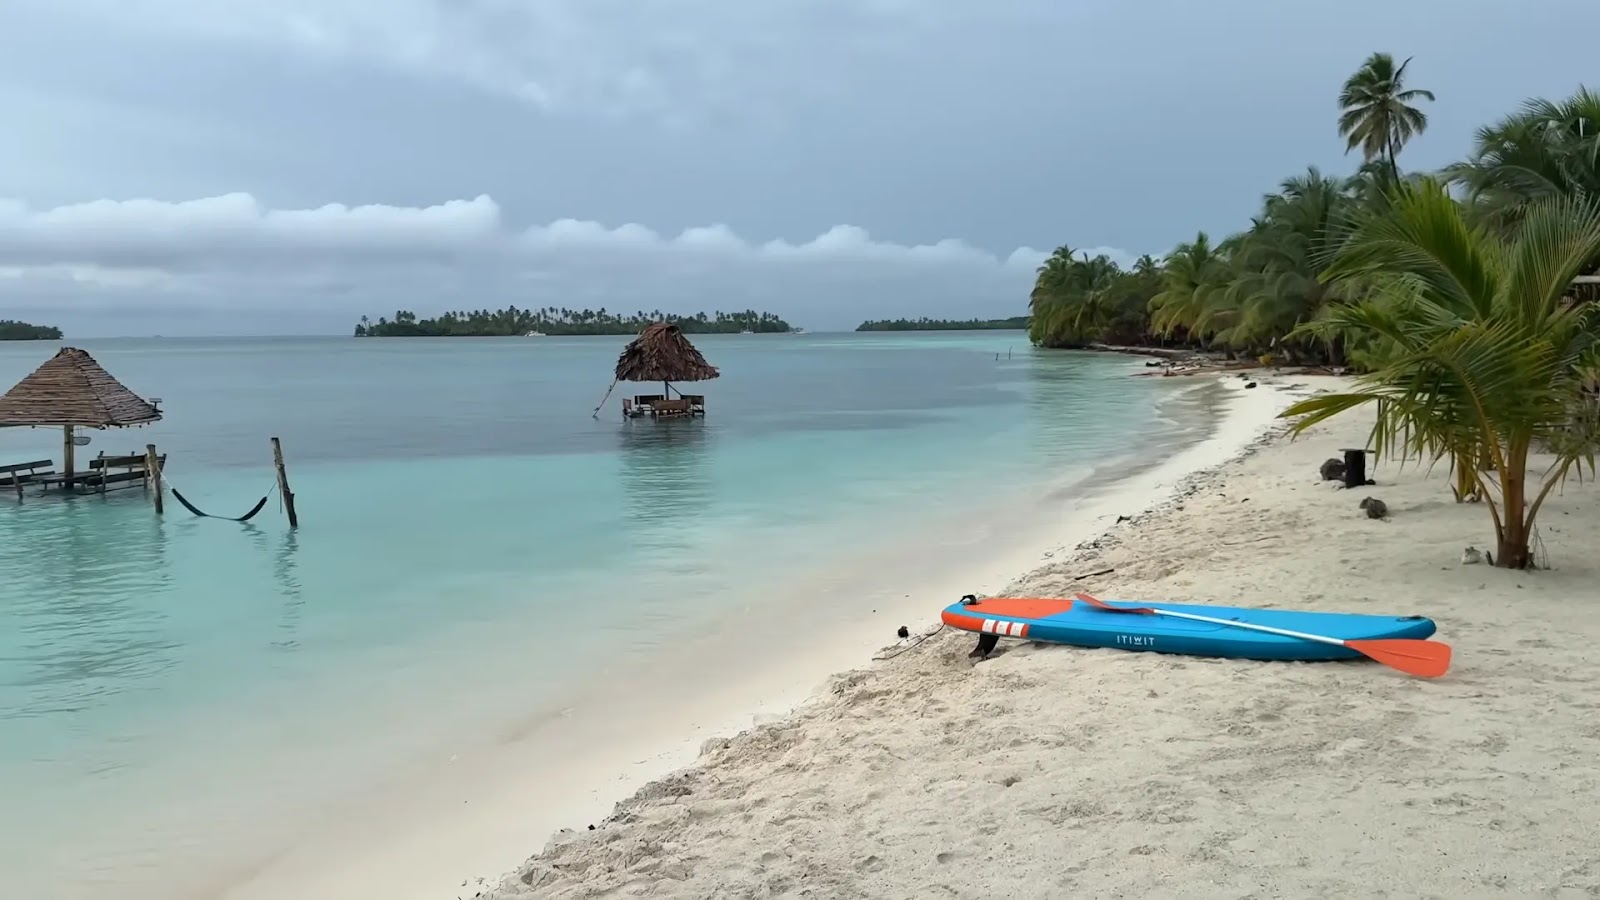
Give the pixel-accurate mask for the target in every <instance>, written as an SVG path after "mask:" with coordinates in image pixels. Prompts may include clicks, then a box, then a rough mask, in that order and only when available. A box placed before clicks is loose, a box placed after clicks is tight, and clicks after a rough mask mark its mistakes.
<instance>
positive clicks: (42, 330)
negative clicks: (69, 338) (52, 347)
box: [0, 319, 61, 341]
mask: <svg viewBox="0 0 1600 900" xmlns="http://www.w3.org/2000/svg"><path fill="white" fill-rule="evenodd" d="M59 340H61V329H59V328H56V327H55V326H53V325H30V324H28V323H27V322H18V321H16V320H15V319H0V341H59Z"/></svg>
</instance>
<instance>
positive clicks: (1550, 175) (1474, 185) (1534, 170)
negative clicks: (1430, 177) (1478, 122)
mask: <svg viewBox="0 0 1600 900" xmlns="http://www.w3.org/2000/svg"><path fill="white" fill-rule="evenodd" d="M1445 173H1446V175H1447V176H1448V177H1449V178H1450V180H1451V181H1453V182H1455V183H1457V184H1460V185H1462V186H1464V187H1465V188H1466V189H1467V198H1468V200H1469V201H1470V202H1472V204H1473V205H1474V209H1475V211H1476V212H1478V213H1479V214H1480V215H1482V216H1483V218H1484V219H1485V220H1486V221H1488V222H1490V223H1491V224H1494V225H1496V226H1504V225H1510V224H1515V223H1516V221H1517V220H1518V219H1519V218H1520V216H1521V211H1522V209H1523V208H1524V207H1526V206H1527V205H1528V204H1529V203H1531V202H1532V201H1534V200H1537V199H1539V198H1540V197H1549V196H1587V197H1600V93H1596V92H1595V91H1591V90H1589V89H1588V88H1579V89H1578V91H1577V92H1576V93H1574V94H1573V95H1572V96H1571V97H1568V98H1567V99H1565V100H1561V101H1552V100H1544V99H1538V98H1535V99H1532V100H1528V101H1527V102H1525V103H1524V104H1523V105H1522V108H1521V109H1520V110H1518V111H1517V112H1515V113H1513V114H1511V115H1510V116H1507V117H1506V118H1504V119H1502V120H1500V121H1499V122H1497V123H1495V124H1494V125H1489V126H1486V127H1484V128H1481V129H1479V130H1478V134H1477V138H1476V141H1475V146H1474V148H1473V154H1472V157H1471V158H1470V159H1468V160H1467V161H1465V162H1460V163H1455V164H1454V165H1451V166H1447V167H1446V168H1445Z"/></svg>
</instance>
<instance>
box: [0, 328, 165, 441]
mask: <svg viewBox="0 0 1600 900" xmlns="http://www.w3.org/2000/svg"><path fill="white" fill-rule="evenodd" d="M160 418H161V411H160V410H158V409H156V408H155V407H154V406H151V405H150V404H149V403H146V402H145V401H144V400H142V399H140V398H139V396H138V395H137V394H135V393H134V392H133V391H130V390H128V389H127V388H125V387H123V386H122V383H121V382H119V381H117V380H116V379H115V378H112V377H111V374H110V373H109V372H107V371H106V370H105V369H102V368H100V364H99V363H97V362H95V361H94V357H92V356H90V355H89V354H87V353H85V352H83V351H82V350H78V349H76V348H74V347H63V348H61V352H59V353H57V354H56V355H55V356H53V357H51V358H50V359H49V360H48V361H46V362H45V364H44V365H42V366H40V367H39V368H37V369H35V370H34V371H33V374H32V375H29V376H28V377H27V378H24V379H22V380H21V381H19V382H17V386H16V387H14V388H12V389H11V390H9V391H6V392H5V395H4V396H0V425H83V426H86V427H89V428H108V427H112V428H115V427H122V426H125V425H144V424H146V423H149V422H155V421H157V420H159V419H160Z"/></svg>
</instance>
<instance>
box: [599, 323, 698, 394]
mask: <svg viewBox="0 0 1600 900" xmlns="http://www.w3.org/2000/svg"><path fill="white" fill-rule="evenodd" d="M718 374H720V373H718V372H717V367H716V366H713V365H711V364H709V363H707V362H706V358H705V357H704V356H701V355H700V351H699V350H696V349H695V348H694V345H693V344H691V343H689V339H688V338H686V337H684V336H683V329H681V328H679V327H678V326H676V325H673V324H671V323H670V322H657V323H655V324H654V325H650V326H649V327H647V328H645V330H644V331H641V332H639V336H638V337H636V338H634V339H633V340H632V341H630V342H628V346H626V347H624V348H622V355H621V356H619V357H617V380H618V381H710V380H711V379H713V378H716V377H717V375H718Z"/></svg>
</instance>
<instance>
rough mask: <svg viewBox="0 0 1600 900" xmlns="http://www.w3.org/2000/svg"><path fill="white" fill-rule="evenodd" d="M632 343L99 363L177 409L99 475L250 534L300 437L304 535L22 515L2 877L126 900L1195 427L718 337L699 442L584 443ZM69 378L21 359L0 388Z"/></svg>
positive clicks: (190, 354)
mask: <svg viewBox="0 0 1600 900" xmlns="http://www.w3.org/2000/svg"><path fill="white" fill-rule="evenodd" d="M624 341H625V339H624V338H554V337H552V338H535V339H505V340H502V339H453V340H452V339H444V340H429V339H404V340H366V341H356V340H352V339H334V338H328V339H240V340H160V339H149V340H131V339H129V340H102V341H85V342H82V343H81V344H78V346H82V347H83V348H84V349H86V350H88V351H89V352H90V353H92V354H93V355H94V356H95V357H96V358H97V359H98V360H99V361H100V362H101V363H102V364H103V365H104V366H105V367H106V368H107V369H108V370H110V371H111V373H112V374H114V375H115V376H116V377H118V378H119V379H120V380H122V381H123V382H124V383H125V384H127V385H128V386H129V387H131V388H132V389H134V390H135V391H136V392H139V393H140V394H141V395H143V396H146V397H152V396H153V397H159V398H161V399H162V401H163V402H162V407H163V409H164V411H165V418H164V420H163V421H162V422H160V423H158V424H156V425H153V426H150V427H147V428H143V429H134V430H130V431H123V432H117V431H111V432H91V435H92V439H93V443H92V444H90V445H89V446H88V447H85V448H81V450H80V454H81V455H80V459H81V458H82V457H83V456H87V457H92V456H93V455H95V454H96V453H97V452H99V451H105V452H107V453H123V452H129V451H133V450H140V451H142V449H143V447H144V445H145V444H146V443H155V444H156V445H157V446H158V447H159V448H160V450H161V451H162V452H164V453H166V454H168V464H167V465H168V474H169V480H170V482H171V484H173V485H174V486H176V487H177V488H178V489H179V490H181V491H182V492H183V493H184V495H185V496H186V497H188V498H189V499H190V500H191V501H192V502H194V503H195V504H197V505H198V506H199V507H200V508H202V509H204V510H205V511H207V512H211V513H215V514H218V515H225V516H237V515H240V514H242V513H244V512H245V511H246V510H248V509H249V508H250V507H251V506H252V505H253V504H254V503H255V502H256V501H257V500H258V499H260V498H261V497H262V496H263V495H266V494H268V493H269V492H270V491H271V490H272V488H273V485H274V478H273V471H272V466H271V454H270V449H269V444H268V438H269V437H270V436H278V437H280V438H282V441H283V446H284V449H285V453H286V456H287V460H288V465H289V475H290V479H291V481H292V484H293V487H294V489H295V491H296V494H297V495H298V505H299V511H300V515H301V518H302V524H301V527H300V529H299V530H298V531H295V532H291V531H290V530H289V528H288V525H287V522H286V520H285V518H284V516H283V514H282V513H281V512H280V510H279V508H278V501H277V499H276V498H275V497H274V498H273V499H271V500H269V501H268V506H267V508H266V509H265V510H264V511H263V512H262V513H261V514H260V515H259V516H258V517H256V518H255V519H254V520H253V521H252V522H250V523H248V524H242V525H241V524H238V523H233V522H226V521H219V520H216V519H201V518H196V517H194V516H192V515H190V514H189V513H188V512H186V511H185V510H184V509H183V508H182V507H180V506H178V505H177V504H176V503H173V502H172V501H171V500H170V499H169V500H168V505H167V509H166V514H165V516H164V517H160V518H158V517H157V516H156V515H155V514H154V512H153V510H152V507H151V504H150V502H149V500H148V499H147V497H146V496H145V495H144V494H143V492H141V491H140V490H137V489H135V490H125V491H120V492H116V493H112V494H109V495H107V496H104V497H101V496H77V497H57V496H43V497H41V496H37V495H36V493H34V492H30V493H29V495H28V496H26V497H25V498H24V499H23V500H22V501H21V502H17V501H15V500H14V499H12V498H10V497H9V496H5V497H0V567H3V571H4V573H5V576H4V581H3V583H0V797H5V798H6V802H5V805H6V806H7V807H9V808H10V809H12V810H13V811H16V810H29V811H30V812H29V814H28V816H27V817H26V820H24V818H23V817H22V816H8V817H7V819H8V821H7V824H6V825H5V826H4V829H3V830H4V832H5V833H4V834H0V846H3V847H4V849H0V870H3V871H7V872H8V873H11V875H14V876H16V878H17V879H19V882H20V885H23V886H37V885H46V884H52V885H55V889H57V890H60V891H62V893H60V895H61V896H76V894H74V893H72V892H71V891H68V890H65V889H64V888H63V887H62V886H63V885H64V884H66V883H69V882H73V881H80V882H82V883H83V884H84V885H86V886H87V885H91V884H98V885H101V886H110V887H114V886H115V885H116V884H117V883H118V879H119V878H120V877H121V873H123V872H124V871H125V870H127V869H130V868H142V869H146V870H149V869H152V868H159V867H160V866H162V865H163V864H164V862H165V860H166V859H167V858H168V857H169V856H171V855H172V854H174V853H176V852H178V851H179V850H181V849H182V848H184V847H187V846H190V845H199V844H201V843H203V842H204V840H205V836H206V834H207V833H208V832H210V831H213V830H217V829H226V828H228V827H230V826H232V825H235V824H237V823H238V822H244V821H251V820H254V819H260V818H263V817H267V816H270V815H272V814H273V811H274V810H275V809H277V808H278V807H277V806H276V805H277V804H284V803H288V802H289V801H290V799H292V798H293V796H295V795H296V791H298V792H299V793H300V794H311V793H314V792H317V791H323V790H327V789H330V786H331V785H335V784H346V783H347V780H348V778H349V777H350V773H351V772H355V771H369V770H377V769H380V768H381V767H382V766H383V765H384V764H386V763H387V762H388V761H389V760H390V759H391V758H392V759H398V758H400V757H401V756H403V755H404V754H405V753H407V752H411V751H415V750H420V749H422V748H424V747H426V746H427V744H428V741H429V740H430V738H433V737H436V736H437V734H438V733H439V732H440V731H442V730H445V729H449V728H453V727H477V726H482V725H484V724H486V723H493V722H494V721H495V718H496V716H500V717H506V716H509V715H513V714H522V713H525V712H526V710H525V709H514V708H512V707H514V706H516V705H517V704H528V705H532V704H534V703H535V701H536V699H537V697H538V696H544V695H554V694H556V693H558V692H559V691H560V689H561V686H562V685H563V684H564V683H565V679H566V678H568V677H569V672H570V670H571V666H570V665H569V663H570V662H571V661H572V660H573V659H575V658H576V657H577V655H578V654H582V653H590V654H592V653H595V652H601V653H605V652H622V650H620V649H617V648H625V649H626V652H628V653H633V654H638V653H644V652H647V651H648V650H649V648H651V647H654V646H659V645H662V644H664V643H666V642H669V641H670V640H672V638H673V637H674V636H675V635H677V634H680V633H682V632H684V631H686V630H690V629H703V628H704V627H707V626H706V623H707V622H712V621H714V620H715V618H716V616H717V615H718V613H719V611H721V610H724V609H727V608H730V607H731V606H733V605H739V606H745V605H748V604H749V603H750V602H751V598H750V596H748V594H747V593H742V592H741V588H742V586H745V585H748V584H749V583H750V582H751V579H752V578H753V577H762V578H791V579H792V578H803V577H805V575H806V573H808V572H815V571H818V570H822V569H826V567H827V566H828V565H829V562H830V560H831V559H834V558H836V557H837V556H838V555H839V554H841V553H844V552H847V551H848V552H851V553H856V554H859V553H861V552H863V551H864V550H870V549H872V548H875V547H880V546H881V547H883V548H884V549H885V550H891V549H896V542H897V541H900V542H903V541H904V539H905V538H904V537H903V536H904V535H905V534H908V533H910V531H911V530H912V529H913V528H914V527H921V526H925V525H926V524H927V523H930V522H942V521H948V522H951V523H959V522H960V521H961V516H962V515H963V514H964V511H967V510H972V509H975V508H990V507H993V506H995V505H997V504H1000V503H1010V502H1025V501H1026V500H1027V499H1028V498H1037V497H1038V496H1040V494H1041V490H1042V488H1043V487H1044V486H1058V485H1065V484H1070V483H1071V482H1072V480H1073V479H1075V478H1081V477H1084V476H1087V475H1088V474H1089V472H1090V470H1091V468H1092V467H1094V466H1096V465H1099V464H1102V463H1106V462H1109V461H1111V460H1114V459H1117V458H1120V457H1127V456H1129V455H1135V454H1142V455H1144V456H1147V457H1148V456H1150V455H1152V454H1158V453H1160V452H1163V448H1167V447H1170V446H1174V445H1175V442H1176V441H1177V440H1178V433H1179V431H1180V430H1181V429H1180V427H1179V425H1177V424H1175V423H1174V422H1173V421H1172V419H1171V417H1170V416H1165V417H1164V416H1162V415H1158V414H1157V411H1158V410H1159V409H1161V408H1163V404H1164V403H1165V402H1166V401H1167V400H1169V399H1170V398H1171V397H1172V396H1173V394H1174V393H1175V392H1176V391H1177V390H1178V387H1177V386H1176V385H1174V384H1173V383H1172V382H1174V381H1179V380H1180V379H1171V380H1164V379H1141V378H1130V377H1128V376H1129V375H1130V374H1131V373H1132V371H1133V370H1134V369H1135V368H1136V367H1137V366H1138V365H1139V363H1138V362H1137V361H1134V360H1130V359H1128V358H1126V357H1117V356H1109V355H1095V354H1073V353H1048V352H1041V351H1036V350H1033V349H1031V348H1029V346H1028V344H1027V341H1026V338H1025V336H1024V335H1022V334H1020V333H1016V332H989V333H949V334H931V335H930V334H906V335H897V334H841V335H739V336H733V335H728V336H707V337H703V338H697V339H696V342H697V344H698V345H699V346H700V348H701V349H702V351H703V352H704V353H705V355H706V356H707V357H708V359H709V360H710V361H711V362H712V363H713V364H715V365H718V366H720V367H721V368H722V371H723V377H722V378H720V379H718V380H716V381H714V382H711V383H708V384H705V385H702V386H701V389H702V392H703V393H705V394H706V395H707V398H708V407H709V411H710V415H709V416H707V417H706V418H705V419H704V420H703V421H679V422H660V423H654V422H650V421H648V420H646V421H636V422H624V421H622V420H621V417H620V414H619V397H620V396H621V394H622V393H625V392H628V391H630V390H631V389H633V386H630V385H620V386H618V391H617V393H616V394H614V395H613V396H612V398H611V400H610V401H609V403H608V404H607V406H606V408H605V409H603V410H602V411H601V414H600V415H599V417H598V418H592V417H591V415H590V413H591V411H592V410H593V408H594V406H595V404H596V403H598V402H599V401H600V399H601V395H602V394H603V393H604V392H605V389H606V386H607V384H608V382H609V380H610V378H609V375H610V370H611V367H612V365H613V363H614V361H615V358H616V353H617V352H618V350H619V349H620V348H621V346H622V344H623V343H624ZM55 349H56V347H55V346H54V345H44V344H11V345H0V386H5V385H9V384H12V383H14V382H15V381H17V380H18V379H20V378H22V377H23V376H24V375H26V374H27V373H28V372H29V371H30V370H32V369H33V368H34V367H36V366H37V365H38V364H40V363H41V362H43V361H44V360H45V359H47V358H48V357H49V356H50V355H51V354H52V353H53V352H54V351H55ZM643 389H647V390H656V389H657V388H650V387H649V386H643ZM60 456H61V436H60V432H59V431H49V430H38V431H31V430H26V429H7V430H4V431H0V461H5V462H10V461H20V460H23V459H31V458H44V457H49V458H52V459H56V460H57V461H58V462H59V460H60ZM81 467H82V463H81V462H80V468H81ZM954 527H959V525H958V524H956V525H955V526H954ZM686 597H692V598H694V600H695V602H694V603H693V604H692V605H691V606H690V608H691V609H692V610H693V612H691V613H686V612H685V605H683V604H681V603H680V601H681V600H682V599H683V598H686ZM942 602H943V601H941V603H942ZM605 648H613V649H612V650H607V649H605ZM508 684H510V685H515V686H516V690H515V691H514V692H513V691H508V690H507V689H506V688H505V686H506V685H508ZM497 686H498V687H497ZM422 696H426V697H427V698H429V700H428V703H427V705H426V708H419V706H418V698H419V697H422ZM241 767H248V768H247V770H248V772H249V773H250V774H249V777H248V778H241V777H239V773H240V770H241ZM308 771H309V772H316V773H321V777H323V778H325V779H326V781H327V784H320V785H319V784H318V783H316V778H308V777H307V772H308ZM185 797H193V798H209V801H214V802H208V803H201V802H199V800H196V801H195V802H193V803H189V802H179V801H177V800H175V798H185ZM224 811H225V812H224ZM222 816H226V817H229V819H228V820H226V821H224V820H220V819H218V817H222ZM14 887H16V889H17V890H23V888H22V887H20V886H16V885H14ZM47 893H48V892H47ZM23 895H27V896H43V895H45V894H41V893H37V892H33V893H30V892H28V891H26V890H24V892H23V893H22V894H18V896H23Z"/></svg>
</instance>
